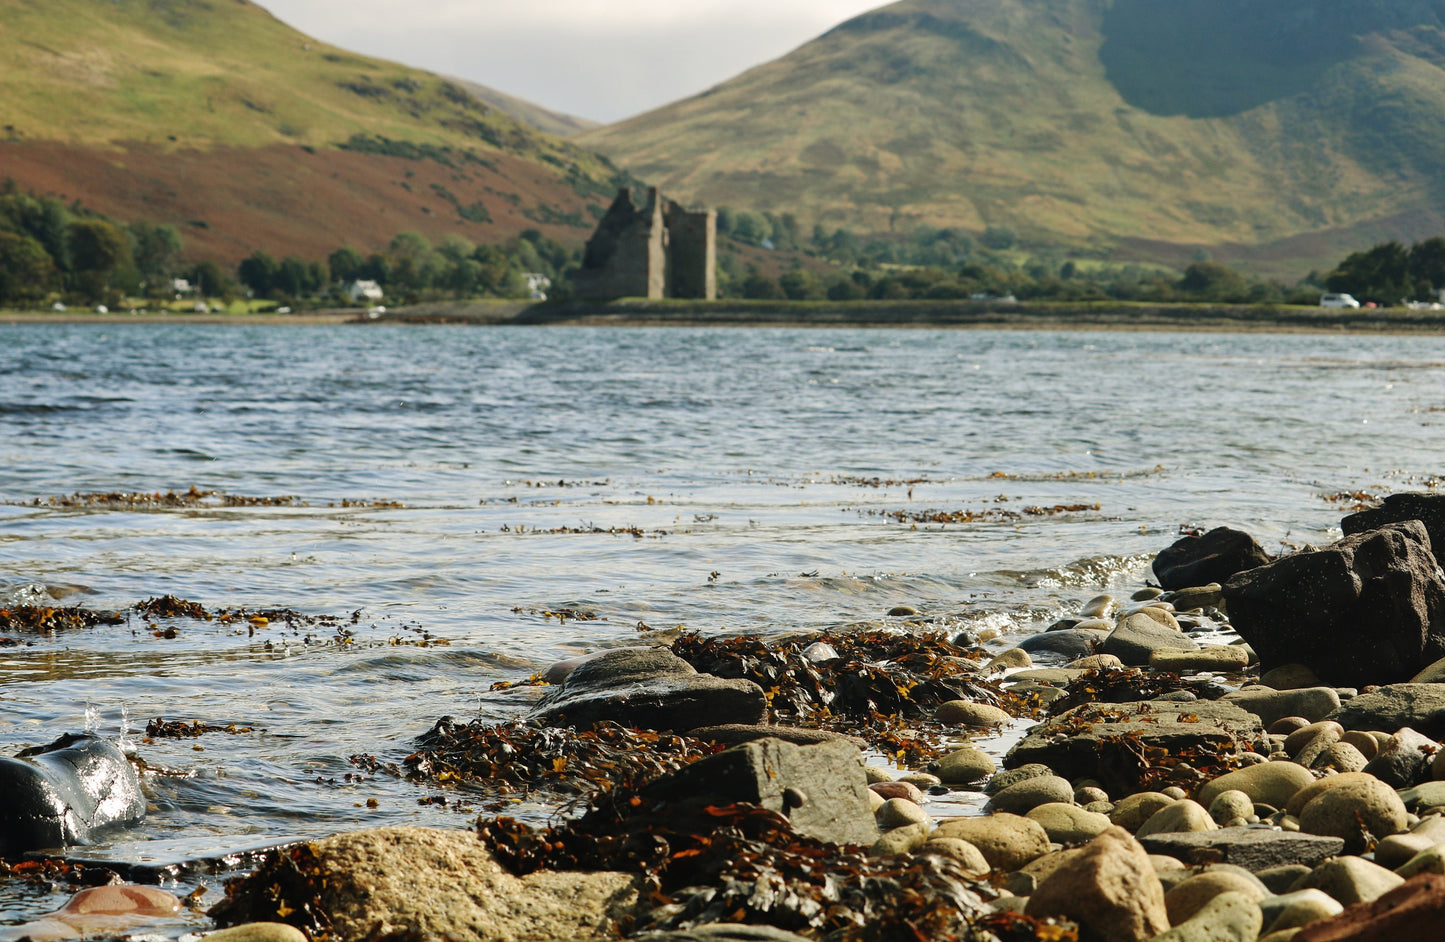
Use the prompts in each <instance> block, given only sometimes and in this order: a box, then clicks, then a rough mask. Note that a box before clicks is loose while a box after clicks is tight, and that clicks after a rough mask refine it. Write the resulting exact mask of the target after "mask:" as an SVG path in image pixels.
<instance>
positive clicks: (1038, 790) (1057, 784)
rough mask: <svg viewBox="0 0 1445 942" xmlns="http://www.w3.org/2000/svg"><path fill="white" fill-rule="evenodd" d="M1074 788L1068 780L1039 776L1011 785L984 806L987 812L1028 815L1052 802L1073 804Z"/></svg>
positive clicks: (1054, 776) (1055, 776) (1052, 776)
mask: <svg viewBox="0 0 1445 942" xmlns="http://www.w3.org/2000/svg"><path fill="white" fill-rule="evenodd" d="M1073 800H1074V787H1073V786H1072V785H1070V784H1069V780H1068V779H1066V778H1060V777H1059V776H1057V775H1038V776H1033V777H1030V778H1026V779H1024V780H1023V781H1022V782H1017V783H1015V784H1013V785H1010V786H1009V787H1008V788H1005V789H1002V790H1001V791H998V792H996V793H995V794H994V795H993V797H992V798H990V799H989V800H988V804H986V805H984V808H983V810H985V811H1007V812H1009V813H1010V814H1028V813H1029V812H1030V811H1032V810H1033V809H1034V808H1037V807H1038V806H1039V805H1046V804H1050V803H1052V802H1067V803H1072V802H1073Z"/></svg>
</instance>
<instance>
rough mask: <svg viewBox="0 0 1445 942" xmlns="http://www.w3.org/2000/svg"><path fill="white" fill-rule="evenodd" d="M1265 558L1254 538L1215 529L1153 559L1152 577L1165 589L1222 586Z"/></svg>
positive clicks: (1180, 541) (1226, 529) (1185, 539)
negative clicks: (1213, 583) (1217, 584)
mask: <svg viewBox="0 0 1445 942" xmlns="http://www.w3.org/2000/svg"><path fill="white" fill-rule="evenodd" d="M1269 561H1270V557H1269V554H1268V553H1266V552H1265V551H1264V549H1263V548H1262V547H1261V546H1260V545H1259V544H1258V543H1256V542H1255V541H1254V537H1252V536H1250V535H1249V534H1248V533H1245V532H1243V531H1240V530H1231V529H1230V528H1229V527H1216V528H1215V529H1213V530H1210V531H1209V532H1208V533H1205V534H1204V535H1203V536H1186V537H1183V538H1181V539H1180V540H1178V541H1177V542H1175V543H1173V544H1172V545H1170V546H1169V547H1168V548H1166V549H1164V550H1163V551H1161V552H1160V553H1159V555H1158V556H1156V557H1154V577H1155V578H1156V579H1158V580H1159V585H1160V586H1162V587H1163V588H1165V589H1174V590H1179V589H1190V588H1194V587H1196V586H1203V585H1208V584H1209V583H1211V582H1219V583H1223V582H1224V581H1225V580H1226V579H1228V578H1229V577H1230V576H1232V575H1234V574H1235V573H1237V572H1244V571H1245V570H1249V569H1254V568H1255V567H1256V566H1263V565H1265V564H1266V563H1268V562H1269Z"/></svg>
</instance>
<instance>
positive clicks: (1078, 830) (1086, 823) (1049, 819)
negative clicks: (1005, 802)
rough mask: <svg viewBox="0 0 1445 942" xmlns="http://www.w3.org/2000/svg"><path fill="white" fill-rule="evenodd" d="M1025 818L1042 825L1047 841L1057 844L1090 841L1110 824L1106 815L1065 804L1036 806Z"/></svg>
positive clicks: (1055, 803) (1050, 803)
mask: <svg viewBox="0 0 1445 942" xmlns="http://www.w3.org/2000/svg"><path fill="white" fill-rule="evenodd" d="M1026 817H1029V818H1032V819H1033V820H1035V821H1037V822H1038V823H1039V824H1041V825H1043V828H1044V831H1046V832H1047V833H1048V835H1049V840H1051V841H1053V842H1055V843H1058V844H1078V843H1082V842H1084V841H1091V840H1093V839H1094V838H1096V837H1098V836H1099V835H1100V834H1102V833H1104V832H1105V831H1107V830H1108V829H1109V827H1110V825H1111V823H1112V822H1110V821H1109V816H1108V815H1104V814H1095V813H1094V812H1092V811H1085V810H1084V809H1083V808H1080V807H1078V806H1077V805H1073V804H1068V803H1066V802H1049V803H1048V804H1042V805H1037V806H1035V807H1034V808H1032V809H1030V810H1029V812H1028V814H1027V815H1026Z"/></svg>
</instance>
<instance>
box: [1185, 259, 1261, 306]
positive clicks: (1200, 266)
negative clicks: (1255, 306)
mask: <svg viewBox="0 0 1445 942" xmlns="http://www.w3.org/2000/svg"><path fill="white" fill-rule="evenodd" d="M1179 290H1181V291H1183V292H1185V293H1187V294H1190V295H1192V296H1194V297H1196V298H1199V299H1202V300H1206V301H1231V302H1237V301H1243V300H1245V298H1246V297H1247V296H1248V293H1249V285H1248V283H1246V282H1245V280H1244V276H1243V275H1241V274H1240V273H1239V272H1237V271H1235V270H1234V269H1232V268H1230V267H1228V266H1226V265H1221V264H1219V263H1218V262H1193V263H1191V264H1190V266H1189V267H1188V268H1186V269H1184V277H1183V279H1181V280H1180V282H1179Z"/></svg>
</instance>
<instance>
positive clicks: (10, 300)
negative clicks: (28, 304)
mask: <svg viewBox="0 0 1445 942" xmlns="http://www.w3.org/2000/svg"><path fill="white" fill-rule="evenodd" d="M54 281H55V262H54V260H52V259H51V257H50V253H48V252H46V251H45V246H43V245H41V244H40V242H39V241H38V240H36V239H34V238H32V237H30V236H28V235H16V234H15V233H12V232H0V304H14V303H16V302H23V301H37V300H40V299H41V298H43V297H45V293H46V292H47V291H49V290H50V286H51V284H52V283H54Z"/></svg>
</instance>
